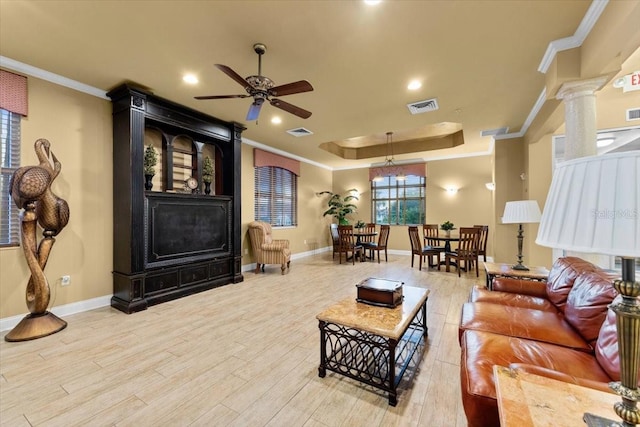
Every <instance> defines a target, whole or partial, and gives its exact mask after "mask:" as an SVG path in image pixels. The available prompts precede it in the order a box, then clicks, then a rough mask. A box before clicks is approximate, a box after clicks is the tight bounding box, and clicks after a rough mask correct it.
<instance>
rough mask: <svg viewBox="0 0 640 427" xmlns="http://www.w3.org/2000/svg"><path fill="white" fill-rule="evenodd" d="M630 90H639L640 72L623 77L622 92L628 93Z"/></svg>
mask: <svg viewBox="0 0 640 427" xmlns="http://www.w3.org/2000/svg"><path fill="white" fill-rule="evenodd" d="M632 90H640V71H634V72H633V73H631V74H627V75H626V76H624V86H622V91H623V92H630V91H632Z"/></svg>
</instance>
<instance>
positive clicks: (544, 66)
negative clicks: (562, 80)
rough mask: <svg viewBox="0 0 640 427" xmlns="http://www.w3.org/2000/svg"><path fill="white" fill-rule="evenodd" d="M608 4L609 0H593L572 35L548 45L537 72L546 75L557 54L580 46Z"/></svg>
mask: <svg viewBox="0 0 640 427" xmlns="http://www.w3.org/2000/svg"><path fill="white" fill-rule="evenodd" d="M608 3H609V0H593V2H592V3H591V6H589V9H588V10H587V13H586V14H585V15H584V18H582V22H580V25H579V26H578V29H577V30H576V32H575V34H574V35H572V36H571V37H565V38H562V39H558V40H554V41H552V42H551V43H549V46H547V51H546V52H545V53H544V56H543V57H542V61H541V62H540V65H539V66H538V71H539V72H541V73H543V74H546V73H547V71H548V70H549V67H550V66H551V63H552V62H553V60H554V59H555V57H556V54H557V53H558V52H561V51H563V50H568V49H573V48H576V47H579V46H582V43H583V42H584V40H585V39H586V38H587V36H588V35H589V33H590V32H591V29H592V28H593V26H594V25H595V24H596V22H597V21H598V18H600V15H601V14H602V12H603V11H604V8H605V7H607V4H608Z"/></svg>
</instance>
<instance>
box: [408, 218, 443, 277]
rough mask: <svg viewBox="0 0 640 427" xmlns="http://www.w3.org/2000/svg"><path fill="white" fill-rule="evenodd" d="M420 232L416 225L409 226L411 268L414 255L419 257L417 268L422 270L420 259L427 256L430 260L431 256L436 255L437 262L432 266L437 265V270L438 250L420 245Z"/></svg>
mask: <svg viewBox="0 0 640 427" xmlns="http://www.w3.org/2000/svg"><path fill="white" fill-rule="evenodd" d="M420 240H421V239H420V233H419V232H418V227H417V226H415V225H410V226H409V241H410V242H411V268H413V259H414V256H415V255H418V257H419V264H418V269H419V270H422V260H423V258H425V257H429V260H431V257H432V256H436V257H438V262H437V263H436V264H435V265H431V266H432V267H433V266H437V267H438V270H440V262H439V260H440V252H439V251H435V250H433V249H431V248H429V247H425V248H423V247H422V242H421V241H420Z"/></svg>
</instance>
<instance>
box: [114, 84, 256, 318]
mask: <svg viewBox="0 0 640 427" xmlns="http://www.w3.org/2000/svg"><path fill="white" fill-rule="evenodd" d="M107 96H108V97H109V98H111V101H112V107H113V164H114V165H130V167H129V168H128V169H127V168H124V169H123V168H122V167H120V166H119V167H118V170H117V171H116V170H115V166H114V189H117V191H114V196H113V224H114V227H113V297H112V298H111V305H112V306H113V307H115V308H117V309H118V310H121V311H123V312H125V313H133V312H136V311H141V310H145V309H146V308H147V307H148V306H149V305H153V304H159V303H162V302H165V301H169V300H172V299H175V298H180V297H182V296H186V295H190V294H194V293H197V292H201V291H204V290H207V289H211V288H214V287H217V286H222V285H227V284H230V283H238V282H242V281H243V277H242V268H241V267H242V265H241V260H242V254H241V248H242V235H241V231H242V225H241V224H242V216H241V208H240V203H239V201H240V199H241V183H240V180H239V179H238V177H237V176H236V171H239V170H240V168H241V153H242V140H241V135H242V131H243V130H245V128H244V126H242V125H240V124H239V123H236V122H226V121H223V120H220V119H217V118H215V117H212V116H209V115H206V114H203V113H201V112H199V111H196V110H192V109H190V108H188V107H185V106H182V105H179V104H176V103H174V102H172V101H169V100H166V99H163V98H160V97H157V96H155V95H154V94H153V93H151V92H148V91H146V90H144V89H140V88H138V87H134V86H131V85H129V84H123V85H121V86H119V87H117V88H116V89H113V90H112V91H110V92H109V93H108V94H107ZM148 129H156V130H157V131H158V132H157V133H156V134H155V135H156V136H157V138H159V139H160V140H158V141H156V142H157V144H158V145H156V146H157V147H158V148H159V147H162V165H161V170H162V183H163V185H162V187H163V189H164V191H145V189H144V184H145V182H144V173H143V164H142V161H141V159H142V158H143V154H144V148H145V132H146V131H147V130H148ZM185 140H187V141H189V142H190V143H191V144H192V146H191V147H192V149H191V150H190V151H189V150H187V149H185V147H186V146H187V145H185V143H184V141H185ZM174 143H175V145H174ZM203 153H206V155H207V156H210V155H211V153H215V156H212V157H213V158H214V160H215V161H216V164H215V168H216V176H215V179H216V187H215V192H214V194H216V195H214V196H208V195H203V194H185V193H184V192H181V191H180V190H181V189H182V188H183V187H184V179H178V178H177V177H178V176H179V175H180V174H181V171H182V170H184V171H185V173H186V174H189V175H194V176H196V178H198V179H199V180H201V177H198V176H197V172H198V171H200V170H202V164H203ZM174 155H175V157H174ZM183 156H184V158H182V157H183ZM187 156H189V157H187ZM221 159H225V161H224V163H223V162H222V160H221ZM174 173H175V174H176V177H175V179H174ZM174 182H175V184H176V189H177V190H176V189H174Z"/></svg>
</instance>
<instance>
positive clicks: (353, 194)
mask: <svg viewBox="0 0 640 427" xmlns="http://www.w3.org/2000/svg"><path fill="white" fill-rule="evenodd" d="M349 194H351V195H352V196H353V197H356V198H358V199H359V198H360V192H359V191H358V190H351V192H350V193H349Z"/></svg>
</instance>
